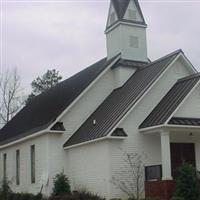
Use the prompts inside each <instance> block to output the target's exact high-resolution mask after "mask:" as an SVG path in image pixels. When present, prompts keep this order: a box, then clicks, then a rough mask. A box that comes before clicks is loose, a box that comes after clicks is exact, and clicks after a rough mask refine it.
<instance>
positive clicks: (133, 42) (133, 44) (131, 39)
mask: <svg viewBox="0 0 200 200" xmlns="http://www.w3.org/2000/svg"><path fill="white" fill-rule="evenodd" d="M129 44H130V47H131V48H138V47H139V39H138V37H136V36H130V37H129Z"/></svg>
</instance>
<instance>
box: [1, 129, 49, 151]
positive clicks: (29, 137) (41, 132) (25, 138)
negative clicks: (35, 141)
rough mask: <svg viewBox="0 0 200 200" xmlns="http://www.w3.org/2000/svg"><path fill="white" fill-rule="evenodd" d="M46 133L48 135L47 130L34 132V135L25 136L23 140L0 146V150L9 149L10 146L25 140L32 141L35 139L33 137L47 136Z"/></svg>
mask: <svg viewBox="0 0 200 200" xmlns="http://www.w3.org/2000/svg"><path fill="white" fill-rule="evenodd" d="M47 133H48V130H47V129H45V130H42V131H39V132H36V133H34V134H32V135H28V136H25V137H23V138H21V139H18V140H15V141H13V142H10V143H7V144H3V145H0V149H3V148H6V147H9V146H12V145H15V144H18V143H21V142H24V141H26V140H30V139H32V138H35V137H38V136H41V135H43V134H47Z"/></svg>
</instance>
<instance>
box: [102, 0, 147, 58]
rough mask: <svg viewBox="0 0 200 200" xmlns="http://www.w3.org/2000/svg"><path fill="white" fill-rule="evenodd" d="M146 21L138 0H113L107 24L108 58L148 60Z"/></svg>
mask: <svg viewBox="0 0 200 200" xmlns="http://www.w3.org/2000/svg"><path fill="white" fill-rule="evenodd" d="M146 27H147V25H146V23H145V20H144V17H143V14H142V11H141V8H140V5H139V2H138V0H111V2H110V9H109V13H108V20H107V25H106V30H105V33H106V38H107V54H108V58H111V57H113V56H115V55H116V54H118V53H121V54H122V58H124V59H130V60H138V61H147V60H148V59H147V45H146Z"/></svg>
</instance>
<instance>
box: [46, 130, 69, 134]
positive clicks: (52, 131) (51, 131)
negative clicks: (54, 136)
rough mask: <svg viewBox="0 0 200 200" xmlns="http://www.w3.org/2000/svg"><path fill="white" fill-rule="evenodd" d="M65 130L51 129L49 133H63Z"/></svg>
mask: <svg viewBox="0 0 200 200" xmlns="http://www.w3.org/2000/svg"><path fill="white" fill-rule="evenodd" d="M64 132H65V131H56V130H49V133H59V134H63V133H64Z"/></svg>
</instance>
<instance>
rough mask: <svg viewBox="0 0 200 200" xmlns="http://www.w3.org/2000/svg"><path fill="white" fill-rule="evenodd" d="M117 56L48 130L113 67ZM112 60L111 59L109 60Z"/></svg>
mask: <svg viewBox="0 0 200 200" xmlns="http://www.w3.org/2000/svg"><path fill="white" fill-rule="evenodd" d="M120 56H121V54H119V55H118V56H117V57H116V59H114V60H113V61H112V62H111V63H110V64H109V65H108V66H107V67H106V68H105V69H104V70H103V71H102V72H101V73H100V74H99V75H98V76H97V77H96V78H95V79H94V80H93V81H92V82H91V83H90V84H89V85H88V86H87V87H86V88H85V89H84V90H83V91H82V92H81V94H80V95H79V96H78V97H77V98H76V99H75V100H74V101H73V102H72V103H71V104H70V105H69V106H68V107H67V108H66V109H65V110H64V111H63V112H62V113H61V114H60V115H59V116H58V117H57V118H56V120H55V121H54V122H53V123H52V124H51V125H50V126H49V127H48V128H49V129H51V128H52V126H53V125H54V124H55V123H56V122H58V121H59V120H60V119H61V118H62V117H63V116H64V115H65V114H66V113H67V112H68V111H69V110H70V109H71V108H72V107H73V106H74V105H75V104H76V103H77V102H78V101H79V99H80V98H81V97H82V96H83V95H84V94H85V93H86V92H87V91H88V90H89V89H90V88H91V87H92V86H93V85H94V84H95V83H96V82H97V81H98V80H99V79H100V78H101V77H102V76H103V75H104V74H105V73H106V72H107V71H108V70H109V69H110V68H111V67H112V66H113V64H114V63H115V62H116V61H117V60H118V59H119V58H120ZM111 59H112V58H111Z"/></svg>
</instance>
